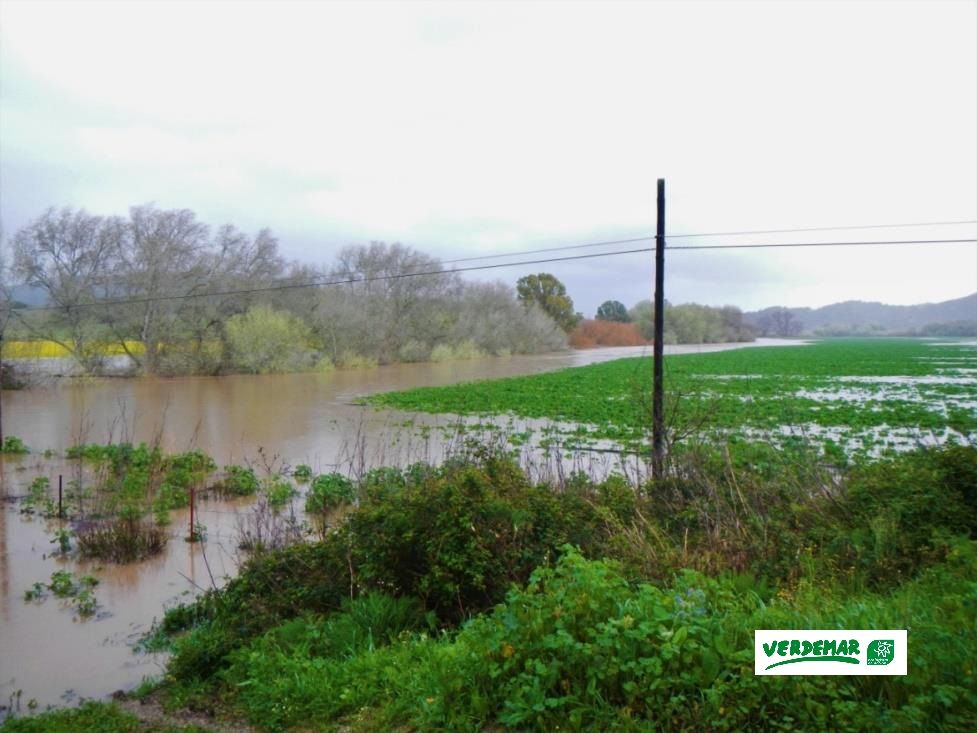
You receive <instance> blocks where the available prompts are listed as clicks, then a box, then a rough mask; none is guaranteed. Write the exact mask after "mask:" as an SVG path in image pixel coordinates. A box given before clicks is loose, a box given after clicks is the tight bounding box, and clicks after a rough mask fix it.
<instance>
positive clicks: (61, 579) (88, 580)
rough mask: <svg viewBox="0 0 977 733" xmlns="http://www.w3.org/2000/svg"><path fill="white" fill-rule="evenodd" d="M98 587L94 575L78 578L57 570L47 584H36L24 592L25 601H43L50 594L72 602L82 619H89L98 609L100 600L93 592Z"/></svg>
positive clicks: (65, 571) (70, 573)
mask: <svg viewBox="0 0 977 733" xmlns="http://www.w3.org/2000/svg"><path fill="white" fill-rule="evenodd" d="M96 585H98V578H96V577H95V576H93V575H83V576H81V577H80V578H76V577H75V575H74V573H72V572H70V571H68V570H56V571H54V572H53V573H51V580H50V582H48V583H47V584H45V583H40V582H38V583H34V585H33V586H31V587H30V588H29V589H28V590H27V591H25V592H24V601H27V602H30V601H43V600H44V599H45V598H46V597H47V594H48V592H49V591H50V592H51V593H53V594H54V596H55V597H56V598H61V599H64V600H69V601H71V603H72V605H74V606H75V608H76V609H77V611H78V615H79V616H81V617H82V618H88V617H89V616H92V615H94V614H95V611H96V610H97V609H98V600H97V599H96V598H95V592H94V591H93V590H92V589H93V588H94V587H95V586H96Z"/></svg>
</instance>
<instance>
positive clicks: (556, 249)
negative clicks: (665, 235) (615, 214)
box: [441, 235, 655, 265]
mask: <svg viewBox="0 0 977 733" xmlns="http://www.w3.org/2000/svg"><path fill="white" fill-rule="evenodd" d="M654 238H655V237H654V235H652V236H648V237H632V238H631V239H611V240H609V241H607V242H588V243H587V244H564V245H562V246H560V247H543V248H541V249H524V250H518V251H515V252H501V253H499V254H494V255H481V256H478V257H461V258H459V259H456V260H441V264H442V265H450V264H453V263H455V262H474V261H475V260H494V259H498V258H500V257H521V256H522V255H534V254H540V253H541V252H562V251H564V250H571V249H585V248H587V247H604V246H608V245H611V244H634V243H635V242H649V241H651V240H652V239H654Z"/></svg>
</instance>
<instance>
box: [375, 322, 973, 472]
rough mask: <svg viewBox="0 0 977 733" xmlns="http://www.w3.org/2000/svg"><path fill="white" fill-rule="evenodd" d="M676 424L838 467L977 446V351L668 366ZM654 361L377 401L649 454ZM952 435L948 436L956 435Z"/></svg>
mask: <svg viewBox="0 0 977 733" xmlns="http://www.w3.org/2000/svg"><path fill="white" fill-rule="evenodd" d="M665 364H666V373H667V380H668V384H669V395H670V398H671V399H672V405H671V407H670V415H669V418H670V422H671V424H672V425H673V426H676V427H680V426H690V425H691V426H694V427H695V429H696V430H697V431H698V430H704V431H707V432H709V433H711V434H712V435H713V436H718V437H719V439H720V442H722V443H725V442H727V441H730V442H732V443H734V444H735V443H736V442H737V441H739V442H742V441H744V440H745V441H746V442H750V441H751V440H753V439H757V438H760V439H763V440H767V441H772V442H776V443H778V444H781V445H783V444H785V443H788V442H791V441H793V442H797V441H801V442H803V443H818V444H820V445H821V446H822V448H823V449H824V450H826V451H827V452H829V454H831V456H832V457H833V458H835V459H838V460H844V456H845V454H853V453H854V454H858V453H881V452H885V451H886V450H888V449H892V448H897V447H902V448H905V447H912V446H913V445H915V444H917V443H918V442H919V441H920V440H923V439H926V438H927V437H929V436H935V437H936V438H943V437H945V436H946V435H949V434H954V435H956V436H957V437H959V438H962V439H966V438H967V436H971V437H975V436H977V376H975V372H974V370H975V369H977V348H974V347H973V346H970V345H966V344H960V345H956V344H942V343H929V342H926V341H920V340H910V339H873V340H868V339H861V340H858V339H836V340H827V341H820V342H817V343H815V344H811V345H807V346H790V347H768V348H763V349H739V350H734V351H723V352H716V353H707V354H686V355H682V356H672V357H666V359H665ZM651 372H652V369H651V360H650V359H649V358H633V359H620V360H617V361H611V362H606V363H603V364H595V365H592V366H586V367H577V368H572V369H563V370H560V371H556V372H549V373H546V374H538V375H532V376H527V377H513V378H509V379H498V380H490V381H482V382H475V383H470V384H460V385H455V386H449V387H422V388H418V389H413V390H409V391H404V392H391V393H385V394H379V395H375V396H373V397H371V398H369V402H371V403H372V404H374V405H377V406H383V407H393V408H396V409H399V410H405V411H415V412H437V413H452V414H456V415H497V414H510V415H515V416H517V417H521V418H529V419H537V420H549V421H560V422H562V423H566V424H569V427H567V428H566V429H565V430H564V433H565V434H566V435H569V436H572V438H573V440H572V441H570V442H571V444H578V445H580V444H583V445H586V444H587V443H588V442H594V441H602V440H605V441H606V440H609V441H613V442H616V443H620V444H624V445H626V446H632V447H633V446H640V445H647V439H648V425H649V418H648V416H649V415H650V412H651V408H650V388H651ZM948 430H949V431H951V432H949V433H948Z"/></svg>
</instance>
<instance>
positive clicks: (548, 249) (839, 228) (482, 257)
mask: <svg viewBox="0 0 977 733" xmlns="http://www.w3.org/2000/svg"><path fill="white" fill-rule="evenodd" d="M964 224H977V219H970V220H966V221H921V222H912V223H907V224H855V225H851V226H830V227H803V228H796V229H753V230H748V231H737V232H701V233H696V234H666V235H665V239H666V241H667V240H669V239H688V238H691V237H734V236H741V235H746V234H794V233H803V232H831V231H849V230H855V229H900V228H904V227H928V226H953V225H964ZM654 238H655V237H654V236H653V235H651V236H647V237H632V238H630V239H612V240H608V241H606V242H587V243H586V244H565V245H561V246H558V247H541V248H539V249H524V250H515V251H512V252H502V253H499V254H491V255H480V256H475V257H461V258H458V259H454V260H441V264H443V265H450V264H453V263H455V262H475V261H478V260H494V259H499V258H500V257H521V256H522V255H533V254H541V253H543V252H562V251H565V250H575V249H587V248H590V247H604V246H609V245H612V244H634V243H635V242H648V241H651V240H653V239H654ZM672 249H678V248H677V247H673V248H672Z"/></svg>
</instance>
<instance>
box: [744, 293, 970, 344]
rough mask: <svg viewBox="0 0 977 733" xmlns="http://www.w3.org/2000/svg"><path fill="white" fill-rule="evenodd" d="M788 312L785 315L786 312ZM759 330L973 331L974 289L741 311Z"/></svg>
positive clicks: (775, 332)
mask: <svg viewBox="0 0 977 733" xmlns="http://www.w3.org/2000/svg"><path fill="white" fill-rule="evenodd" d="M788 313H789V315H787V314H788ZM743 315H744V319H745V320H746V322H747V323H749V324H750V325H751V326H753V327H754V328H755V329H757V331H758V332H759V333H761V334H764V333H766V334H768V335H786V333H785V330H786V331H787V332H789V333H790V335H800V334H814V333H822V334H829V335H830V334H836V335H845V334H867V333H879V334H932V335H940V334H944V333H945V334H947V335H949V334H951V333H952V334H953V335H961V336H962V335H969V334H971V333H977V293H974V294H973V295H968V296H966V297H963V298H956V299H954V300H945V301H943V302H942V303H922V304H920V305H886V304H884V303H868V302H865V301H861V300H847V301H845V302H843V303H832V304H831V305H826V306H823V307H821V308H782V307H773V308H764V309H763V310H760V311H753V312H751V313H744V314H743Z"/></svg>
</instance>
